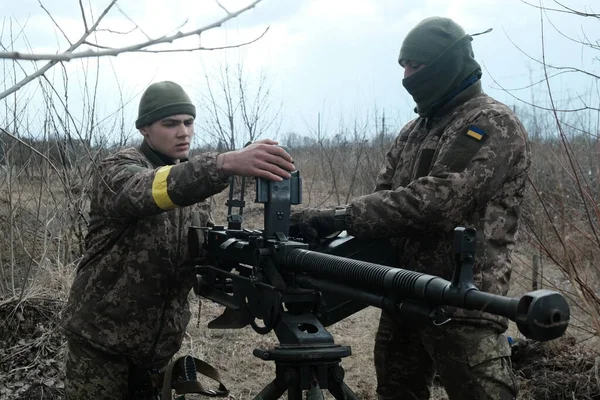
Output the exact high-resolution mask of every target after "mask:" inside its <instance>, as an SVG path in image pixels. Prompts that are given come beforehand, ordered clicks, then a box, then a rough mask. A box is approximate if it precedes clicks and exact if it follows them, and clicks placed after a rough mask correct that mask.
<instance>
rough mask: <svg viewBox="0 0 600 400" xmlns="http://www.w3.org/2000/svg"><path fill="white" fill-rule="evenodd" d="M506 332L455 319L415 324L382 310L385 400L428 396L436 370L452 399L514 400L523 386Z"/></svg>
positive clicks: (379, 345)
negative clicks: (511, 361) (437, 323)
mask: <svg viewBox="0 0 600 400" xmlns="http://www.w3.org/2000/svg"><path fill="white" fill-rule="evenodd" d="M510 351H511V350H510V345H509V344H508V340H507V338H506V337H505V336H504V335H501V334H499V333H498V332H496V331H494V330H492V329H491V328H488V327H484V326H474V325H466V324H461V323H459V322H454V321H450V322H448V323H446V324H444V325H441V326H434V325H427V326H420V327H419V326H415V325H412V324H408V323H406V324H403V323H400V322H398V321H393V320H392V319H391V317H390V316H389V315H388V314H386V313H382V315H381V319H380V322H379V328H378V330H377V335H376V338H375V350H374V353H375V370H376V373H377V394H378V396H379V399H380V400H426V399H429V396H430V389H431V386H432V383H433V378H434V375H435V373H436V372H437V374H438V375H439V378H440V379H441V382H442V384H443V386H444V388H445V389H446V392H447V394H448V396H449V398H450V400H459V399H460V400H469V399H477V400H488V399H489V400H492V399H493V400H513V399H516V396H517V392H518V388H517V382H516V378H515V376H514V375H513V372H512V366H511V363H510Z"/></svg>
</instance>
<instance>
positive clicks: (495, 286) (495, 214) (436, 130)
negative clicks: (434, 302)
mask: <svg viewBox="0 0 600 400" xmlns="http://www.w3.org/2000/svg"><path fill="white" fill-rule="evenodd" d="M529 165H530V150H529V143H528V139H527V133H526V131H525V129H524V128H523V126H522V124H521V123H520V122H519V120H518V119H517V117H516V116H515V114H514V113H513V112H512V111H511V110H510V109H509V108H508V107H507V106H505V105H504V104H502V103H500V102H498V101H496V100H494V99H492V98H491V97H489V96H487V95H486V94H485V93H483V92H482V91H481V83H480V82H477V83H475V84H474V85H472V86H470V87H469V88H467V89H466V90H464V91H463V92H461V93H460V94H459V95H458V96H456V97H455V98H454V99H452V100H451V101H450V102H449V103H447V104H446V105H445V106H443V108H442V109H440V111H439V112H438V113H436V115H435V116H434V117H433V118H431V119H426V118H421V117H420V118H417V119H416V120H413V121H412V122H410V123H408V124H407V125H406V126H405V127H404V128H403V129H402V131H401V132H400V134H399V136H398V137H397V138H396V140H395V141H394V143H393V145H392V146H391V148H390V149H389V151H388V152H387V154H386V161H385V165H384V167H383V168H382V170H381V172H380V173H379V175H378V178H377V186H376V188H375V191H374V193H372V194H369V195H366V196H362V197H358V198H356V199H354V200H353V201H352V202H351V203H350V204H349V206H348V212H347V216H346V225H347V226H348V231H349V233H350V234H352V235H354V236H357V237H367V236H368V237H374V238H391V240H392V243H393V244H394V245H395V246H396V247H397V248H398V250H399V251H398V258H399V260H398V263H399V264H398V265H399V266H400V267H402V268H407V269H411V270H416V271H419V272H423V273H427V274H434V275H439V276H442V277H444V278H445V279H450V278H451V274H452V269H453V265H454V253H453V249H452V238H453V230H454V228H455V227H457V226H465V227H474V228H475V229H476V230H477V251H476V265H475V271H474V277H475V283H476V285H477V287H478V288H479V289H480V290H483V291H486V292H491V293H495V294H506V292H507V291H508V285H509V279H510V274H511V253H512V250H513V247H514V244H515V239H516V234H517V228H518V222H519V214H520V206H521V203H522V200H523V192H524V188H525V184H526V181H527V171H528V169H529ZM455 316H456V318H466V319H469V320H472V319H473V318H475V320H479V319H480V318H481V317H483V318H484V319H489V320H492V321H495V322H497V323H500V328H501V329H503V328H505V327H506V320H504V319H501V318H496V317H495V316H492V315H490V314H487V313H481V312H462V311H461V312H460V313H457V312H456V311H455Z"/></svg>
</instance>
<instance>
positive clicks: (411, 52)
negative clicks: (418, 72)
mask: <svg viewBox="0 0 600 400" xmlns="http://www.w3.org/2000/svg"><path fill="white" fill-rule="evenodd" d="M463 36H465V30H464V29H463V28H462V27H461V26H460V25H458V24H457V23H456V22H454V21H453V20H451V19H450V18H444V17H429V18H426V19H424V20H423V21H421V22H419V23H418V24H417V26H415V27H414V28H412V29H411V30H410V32H408V35H406V38H404V41H403V42H402V48H401V49H400V56H399V57H398V62H399V63H400V64H402V61H403V60H412V61H416V62H419V63H421V64H430V63H431V62H432V61H433V60H435V59H436V58H437V57H438V56H439V55H440V54H442V52H443V51H444V50H446V49H447V48H448V47H450V46H451V45H452V43H454V42H456V41H457V40H458V39H460V38H461V37H463Z"/></svg>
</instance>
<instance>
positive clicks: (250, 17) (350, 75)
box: [0, 0, 600, 137]
mask: <svg viewBox="0 0 600 400" xmlns="http://www.w3.org/2000/svg"><path fill="white" fill-rule="evenodd" d="M531 1H532V2H533V3H535V4H536V5H539V4H540V1H539V0H531ZM108 3H109V1H108V0H89V3H88V4H87V5H86V6H85V7H86V8H85V10H86V15H87V18H88V20H91V19H92V15H93V17H94V18H96V17H97V16H98V15H99V14H100V13H101V11H102V10H103V9H104V8H105V7H106V6H107V5H108ZM249 3H250V1H249V0H243V1H242V0H221V4H222V5H223V6H225V7H227V8H228V9H230V10H237V9H239V8H241V7H244V6H245V5H247V4H249ZM41 4H43V6H44V7H45V8H46V9H47V10H48V12H49V13H50V14H51V15H52V19H53V20H54V22H53V20H52V19H51V18H50V17H49V16H48V15H47V14H46V12H45V11H44V10H43V9H42V7H41V6H40V3H39V2H38V1H37V0H20V1H14V0H0V9H2V10H3V11H4V19H3V27H2V36H1V41H2V44H3V46H4V47H5V48H7V49H12V50H19V51H22V52H38V53H48V52H50V53H53V52H56V51H57V49H60V50H61V51H64V49H66V48H67V46H68V43H67V42H66V40H65V39H64V37H63V34H62V33H61V32H60V31H59V30H58V29H57V27H56V26H57V25H58V26H60V28H61V30H62V32H64V34H65V35H66V36H67V37H68V38H69V40H70V41H72V42H73V41H76V40H77V39H78V38H79V37H80V35H81V34H82V32H83V29H84V25H83V22H82V18H81V13H80V8H79V4H78V2H77V1H76V0H42V2H41ZM541 4H543V5H545V6H547V7H553V8H560V7H559V5H558V4H556V3H555V2H554V1H551V0H543V1H542V2H541ZM561 4H563V5H567V6H569V7H572V8H574V9H577V10H580V11H587V12H596V13H598V12H600V4H598V1H597V0H564V1H561ZM117 5H118V6H119V8H114V9H113V10H112V11H111V12H110V13H109V14H108V15H107V19H106V20H105V21H104V23H103V24H102V25H101V26H100V27H101V28H103V29H104V30H103V31H102V32H100V33H99V34H98V35H97V36H96V37H94V40H97V41H98V42H99V43H102V44H104V45H107V46H123V45H127V44H132V43H135V42H137V41H139V40H143V39H144V38H145V37H146V36H144V35H147V36H149V37H152V38H155V37H160V36H162V35H164V34H169V33H173V32H176V31H177V30H181V31H187V30H193V29H197V28H198V27H201V26H204V25H206V24H208V23H210V22H213V21H215V20H217V19H219V18H222V17H223V16H224V12H223V10H222V9H221V8H219V7H218V5H217V4H216V2H215V1H213V0H199V1H190V0H169V1H165V0H147V1H139V0H118V2H117ZM434 15H438V16H446V17H451V18H453V19H455V20H456V21H457V22H459V23H460V24H461V25H462V26H463V27H464V28H465V30H466V31H467V32H468V33H477V32H481V31H485V30H486V29H488V28H493V31H492V32H491V33H488V34H485V35H482V36H477V37H476V38H475V39H474V41H473V48H474V51H475V55H476V58H477V60H478V61H479V62H480V64H481V65H482V66H483V69H484V77H483V87H484V90H485V91H486V92H488V93H489V94H491V95H492V96H494V97H496V98H498V99H499V100H501V101H504V102H505V103H508V104H511V105H512V104H515V103H516V104H519V101H518V100H516V99H515V98H514V97H513V96H518V97H520V98H522V99H524V100H527V101H530V100H532V98H533V99H534V100H535V101H536V102H538V103H541V104H546V103H547V101H548V96H547V92H546V90H545V84H543V85H536V86H534V88H537V89H536V90H534V91H532V90H531V89H530V88H526V87H528V86H530V85H531V83H535V82H537V81H539V80H540V79H542V78H543V75H544V71H543V68H542V67H541V65H540V64H539V63H538V62H537V61H536V60H541V58H542V34H541V32H542V24H541V19H542V18H543V19H544V25H543V28H544V43H545V51H546V54H545V57H546V61H547V63H549V64H552V65H557V66H569V67H576V68H582V69H586V70H588V71H591V72H594V73H596V74H597V75H598V74H599V73H600V68H599V66H598V63H599V62H600V61H599V60H598V56H599V55H600V50H595V51H593V50H590V49H586V48H584V47H582V46H581V45H579V44H577V43H575V42H574V41H573V39H579V40H582V39H586V37H587V39H589V40H591V41H596V43H597V41H598V40H600V23H599V20H598V19H597V18H596V19H594V18H585V17H581V16H573V15H570V14H566V13H558V12H548V13H545V14H541V13H540V11H539V10H538V9H537V8H535V7H533V6H531V5H528V4H526V3H525V2H523V1H520V0H454V1H452V0H422V1H405V0H263V1H262V2H261V3H260V4H259V5H258V6H257V7H256V8H255V9H253V10H251V11H249V12H247V13H245V14H243V15H242V16H240V17H238V18H236V19H235V20H233V21H230V22H228V23H227V24H226V25H225V26H224V27H222V28H218V29H216V30H213V31H210V32H208V33H205V34H203V35H202V40H201V43H202V45H203V46H209V47H210V46H221V45H235V44H238V43H241V42H245V41H248V40H252V39H254V38H256V37H258V36H259V35H260V34H261V33H262V32H263V31H264V30H265V29H266V28H267V27H268V32H267V33H266V34H265V35H264V37H262V38H261V39H260V40H258V41H256V42H255V43H252V44H250V45H248V46H245V47H243V48H239V49H232V50H228V51H209V52H194V53H190V52H188V53H181V54H176V53H166V54H139V53H138V54H122V55H120V56H118V57H109V58H104V59H102V60H101V61H100V63H99V64H96V61H93V62H92V61H86V62H82V61H72V62H69V63H66V64H65V66H64V68H61V67H55V68H54V69H53V70H52V71H53V72H51V73H49V74H47V76H48V77H49V79H50V80H52V81H53V82H55V83H60V82H62V81H63V78H62V76H63V74H65V73H66V75H67V76H68V77H69V79H70V86H71V94H70V98H69V104H70V107H71V109H72V110H77V108H78V107H79V106H80V105H81V103H82V94H81V91H82V88H83V85H84V83H83V82H85V79H86V78H85V76H86V71H87V76H88V78H87V79H88V82H92V81H93V79H92V77H93V76H94V74H95V73H96V68H97V65H99V69H98V71H99V74H100V75H99V76H100V77H101V79H100V82H101V85H99V89H98V93H99V94H98V110H99V114H101V116H102V115H110V113H112V112H114V110H116V109H118V108H119V101H118V99H119V98H120V96H121V95H120V94H118V93H121V94H122V96H123V99H124V101H126V102H127V105H126V107H125V118H126V121H125V124H126V126H127V129H130V130H131V132H133V131H134V120H135V118H136V113H137V110H136V107H137V102H138V100H139V95H140V93H141V92H142V91H143V89H144V88H145V87H146V86H147V85H148V84H149V83H151V82H154V81H159V80H165V79H168V80H174V81H176V82H178V83H180V84H181V85H182V86H184V87H185V88H186V90H188V92H189V93H190V94H191V95H192V97H193V98H194V100H195V101H197V102H200V100H201V98H202V96H203V95H206V79H205V75H206V74H208V75H209V76H211V79H216V78H215V71H216V68H218V66H219V65H225V64H226V63H228V64H229V65H236V63H238V62H239V61H240V60H242V61H243V71H244V75H245V77H246V79H248V81H249V85H250V88H252V85H253V82H256V81H257V79H258V77H259V75H260V73H261V71H262V72H263V73H264V74H265V76H266V78H267V83H268V85H269V87H270V88H271V94H270V99H271V103H272V108H271V109H272V110H275V109H279V107H280V106H281V111H280V123H278V124H276V125H273V127H272V128H271V130H270V131H269V132H267V133H266V134H265V136H266V137H274V136H278V135H279V136H281V135H282V134H283V133H285V132H288V131H296V132H299V133H301V134H305V133H307V132H309V131H310V130H314V127H315V126H316V121H317V115H319V114H321V118H322V121H323V125H324V126H325V127H326V128H327V129H330V130H332V131H334V130H335V127H336V126H339V124H340V121H341V120H344V121H346V122H345V123H347V121H353V120H360V119H365V118H367V116H369V115H370V116H372V115H373V114H374V110H376V109H377V110H379V112H381V111H382V110H385V113H386V115H387V118H388V121H390V123H391V124H393V125H395V126H398V125H402V124H404V123H406V122H408V120H409V119H411V118H413V117H414V113H413V112H412V108H413V107H414V106H413V103H412V99H411V98H410V97H409V96H408V95H407V94H406V92H405V91H404V89H403V87H402V83H401V80H402V73H403V70H402V69H401V68H400V67H399V65H398V64H397V57H398V52H399V49H400V46H401V43H402V39H403V38H404V36H405V35H406V33H407V32H408V31H409V30H410V29H411V28H412V27H413V26H414V25H415V24H416V23H418V22H419V21H420V20H422V19H423V18H426V17H429V16H434ZM133 23H135V25H137V27H138V29H136V30H134V31H133V32H132V33H130V34H128V35H122V34H116V33H114V32H115V31H130V30H131V29H132V28H133V27H134V25H133ZM11 28H12V39H11ZM198 41H199V39H198V37H194V38H191V39H189V40H185V41H182V42H181V43H176V44H173V45H171V46H170V47H169V46H166V47H163V48H174V47H175V46H178V47H187V46H194V45H197V44H198ZM11 43H12V45H11ZM37 65H38V66H41V65H43V64H42V63H38V64H37ZM13 66H14V64H12V63H10V62H3V64H2V68H3V73H4V76H5V77H4V81H3V87H2V88H4V89H6V88H7V87H9V86H10V84H11V80H10V78H7V77H6V74H7V71H12V70H13V69H14V68H12V67H13ZM34 67H35V65H34V64H33V63H31V62H21V63H20V64H19V65H18V66H17V67H16V75H17V78H20V77H22V76H24V74H25V73H27V72H30V71H32V70H33V68H34ZM556 72H557V71H553V70H550V71H549V73H556ZM596 81H597V80H596ZM592 82H594V80H593V79H590V78H589V77H585V76H582V75H581V74H579V75H578V74H562V75H560V76H558V77H556V78H555V79H553V80H552V90H553V92H554V95H555V96H556V100H557V101H558V102H559V105H560V106H561V107H572V108H577V107H580V106H582V105H583V102H585V103H586V104H588V105H590V106H595V107H598V101H599V96H598V88H597V87H596V86H594V85H593V84H592ZM504 89H510V90H509V91H508V92H507V91H505V90H504ZM40 90H41V89H40V86H39V84H36V83H35V82H34V83H30V84H29V85H28V86H27V87H25V88H24V89H22V90H21V91H20V92H19V99H21V100H22V101H28V102H30V103H31V104H35V103H36V101H37V100H39V98H40V97H41V96H40ZM2 112H5V110H1V111H0V113H2ZM74 114H76V112H75V113H74ZM0 117H3V118H1V120H3V121H4V120H5V118H4V116H2V115H0ZM32 118H35V117H32ZM201 120H202V118H201V117H199V118H198V123H199V124H200V123H201Z"/></svg>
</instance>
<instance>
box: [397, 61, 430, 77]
mask: <svg viewBox="0 0 600 400" xmlns="http://www.w3.org/2000/svg"><path fill="white" fill-rule="evenodd" d="M402 67H404V79H406V78H408V77H409V76H411V75H412V74H414V73H415V72H417V71H418V70H420V69H421V68H424V67H425V64H421V63H419V62H415V61H410V60H407V61H404V62H403V63H402Z"/></svg>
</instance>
